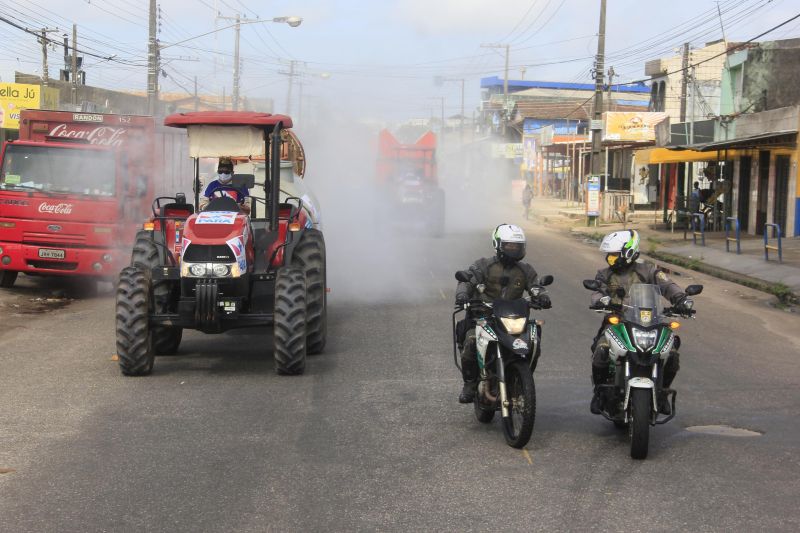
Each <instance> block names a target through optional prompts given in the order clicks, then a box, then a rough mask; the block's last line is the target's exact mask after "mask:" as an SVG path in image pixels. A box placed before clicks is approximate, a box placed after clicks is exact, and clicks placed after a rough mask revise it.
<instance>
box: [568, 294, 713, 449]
mask: <svg viewBox="0 0 800 533" xmlns="http://www.w3.org/2000/svg"><path fill="white" fill-rule="evenodd" d="M583 286H584V287H585V288H587V289H589V290H592V291H599V290H602V289H601V285H600V282H598V281H597V280H593V279H592V280H585V281H584V282H583ZM702 290H703V286H702V285H690V286H688V287H686V291H685V292H686V295H687V296H692V295H695V294H700V293H701V292H702ZM619 291H621V293H620V294H619V295H618V296H620V297H622V304H621V305H615V304H611V303H609V304H606V305H603V304H599V305H598V306H594V307H591V309H593V310H595V311H598V312H602V313H606V314H607V316H606V318H605V320H604V322H603V324H604V326H605V329H604V330H603V335H604V336H605V338H606V340H607V341H608V346H609V354H608V355H609V374H610V376H609V377H610V379H609V382H610V383H609V384H608V385H600V387H602V388H605V389H606V390H605V391H604V395H603V396H604V402H603V408H602V411H601V414H602V415H603V416H604V417H605V418H607V419H608V420H610V421H612V422H613V423H614V425H616V426H617V427H619V428H627V429H628V434H629V436H630V441H631V457H633V458H634V459H645V458H646V457H647V451H648V446H649V440H650V426H655V425H657V424H666V423H667V422H669V421H670V420H672V418H673V417H674V416H675V397H676V395H677V393H676V391H675V390H673V389H664V388H663V377H662V369H663V368H664V365H665V364H666V362H667V360H668V358H669V357H670V354H671V351H672V349H673V346H674V347H675V348H677V347H678V346H679V345H680V339H679V337H678V336H677V335H676V334H675V331H676V330H677V329H678V328H679V327H680V322H678V321H676V320H674V317H678V316H679V317H684V318H692V317H693V316H694V314H695V311H694V310H693V309H687V310H683V312H678V310H677V309H675V308H671V307H664V308H661V307H660V305H659V304H660V303H661V292H660V291H659V288H658V285H649V284H643V283H637V284H634V285H631V288H630V290H629V291H628V293H627V294H624V289H619ZM660 394H666V395H667V401H668V402H670V404H671V407H672V410H671V413H670V414H669V415H662V416H659V413H658V409H657V405H658V402H657V398H658V396H659V395H660Z"/></svg>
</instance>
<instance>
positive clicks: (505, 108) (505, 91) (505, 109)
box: [481, 0, 605, 137]
mask: <svg viewBox="0 0 800 533" xmlns="http://www.w3.org/2000/svg"><path fill="white" fill-rule="evenodd" d="M602 1H603V5H605V0H602ZM481 48H505V49H506V58H505V68H504V69H503V121H502V126H503V137H505V136H506V123H507V122H508V120H507V114H508V53H509V45H507V44H482V45H481Z"/></svg>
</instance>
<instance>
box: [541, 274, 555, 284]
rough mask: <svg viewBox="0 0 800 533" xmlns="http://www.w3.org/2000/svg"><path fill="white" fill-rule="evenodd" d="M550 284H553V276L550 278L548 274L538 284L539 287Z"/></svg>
mask: <svg viewBox="0 0 800 533" xmlns="http://www.w3.org/2000/svg"><path fill="white" fill-rule="evenodd" d="M552 284H553V276H551V275H550V274H548V275H546V276H544V277H543V278H542V281H540V282H539V285H541V286H542V287H545V286H547V285H552Z"/></svg>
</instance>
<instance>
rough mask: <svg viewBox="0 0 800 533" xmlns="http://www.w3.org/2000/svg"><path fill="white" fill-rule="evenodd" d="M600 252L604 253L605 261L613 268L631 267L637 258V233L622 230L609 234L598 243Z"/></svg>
mask: <svg viewBox="0 0 800 533" xmlns="http://www.w3.org/2000/svg"><path fill="white" fill-rule="evenodd" d="M600 251H601V252H605V253H606V261H607V262H608V264H609V266H611V267H613V268H623V267H625V266H627V265H631V264H633V263H634V262H636V259H637V258H638V257H639V232H638V231H636V230H624V231H615V232H613V233H609V234H608V235H606V236H605V237H604V238H603V242H601V243H600Z"/></svg>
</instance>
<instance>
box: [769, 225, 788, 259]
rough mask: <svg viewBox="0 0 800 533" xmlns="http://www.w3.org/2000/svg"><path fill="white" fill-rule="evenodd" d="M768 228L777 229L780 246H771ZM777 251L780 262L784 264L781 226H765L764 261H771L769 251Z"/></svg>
mask: <svg viewBox="0 0 800 533" xmlns="http://www.w3.org/2000/svg"><path fill="white" fill-rule="evenodd" d="M768 228H775V233H776V234H777V239H778V246H770V244H769V231H768ZM770 250H775V251H777V252H778V262H779V263H783V247H782V246H781V226H780V224H764V261H769V251H770Z"/></svg>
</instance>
